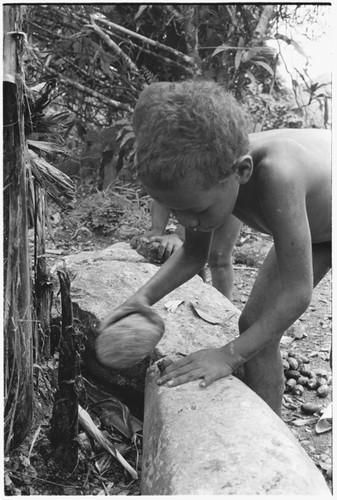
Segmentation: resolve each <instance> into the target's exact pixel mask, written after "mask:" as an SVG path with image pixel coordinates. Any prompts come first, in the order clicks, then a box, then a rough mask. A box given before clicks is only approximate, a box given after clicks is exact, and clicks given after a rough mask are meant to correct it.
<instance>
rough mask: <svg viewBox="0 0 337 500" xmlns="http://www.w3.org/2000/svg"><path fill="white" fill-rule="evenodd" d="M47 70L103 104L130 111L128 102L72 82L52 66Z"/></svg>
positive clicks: (61, 80)
mask: <svg viewBox="0 0 337 500" xmlns="http://www.w3.org/2000/svg"><path fill="white" fill-rule="evenodd" d="M48 71H50V72H51V73H52V74H54V75H56V76H57V77H58V80H59V81H60V82H63V83H66V84H67V85H71V86H73V87H75V88H76V89H77V90H79V91H80V92H83V93H85V94H88V95H90V96H91V97H95V99H98V100H99V101H101V102H103V103H104V104H106V105H108V106H111V107H112V108H114V109H122V110H123V111H131V107H130V106H129V104H124V103H122V102H119V101H114V100H113V99H109V98H108V97H105V95H103V94H101V93H100V92H96V90H92V89H89V87H85V86H84V85H82V84H80V83H78V82H74V80H71V79H70V78H67V77H66V76H59V73H57V72H56V71H55V70H53V69H52V68H50V67H49V68H48Z"/></svg>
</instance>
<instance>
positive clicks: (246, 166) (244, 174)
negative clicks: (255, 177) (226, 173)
mask: <svg viewBox="0 0 337 500" xmlns="http://www.w3.org/2000/svg"><path fill="white" fill-rule="evenodd" d="M234 168H235V172H236V173H237V174H238V176H239V183H240V184H246V182H248V181H249V179H250V178H251V175H252V173H253V159H252V157H251V156H250V155H244V156H240V158H239V159H238V160H237V161H236V162H235V165H234Z"/></svg>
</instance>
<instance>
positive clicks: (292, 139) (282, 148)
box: [249, 128, 331, 154]
mask: <svg viewBox="0 0 337 500" xmlns="http://www.w3.org/2000/svg"><path fill="white" fill-rule="evenodd" d="M249 140H250V144H251V150H252V153H254V152H255V151H258V150H262V151H265V152H266V153H270V154H271V153H273V152H274V151H275V152H277V153H280V152H283V153H287V152H288V151H292V152H293V151H296V150H298V151H300V150H303V152H307V153H308V154H312V153H315V152H317V153H318V152H328V149H327V148H329V147H330V144H331V131H330V130H326V129H286V128H285V129H278V130H266V131H264V132H257V133H253V134H249Z"/></svg>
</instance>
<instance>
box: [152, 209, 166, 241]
mask: <svg viewBox="0 0 337 500" xmlns="http://www.w3.org/2000/svg"><path fill="white" fill-rule="evenodd" d="M151 217H152V227H151V232H153V234H155V235H159V236H161V235H162V234H164V233H165V229H166V225H167V222H168V220H169V218H170V211H169V210H168V209H167V208H166V207H163V206H162V205H160V204H159V203H158V202H156V201H153V202H152V208H151Z"/></svg>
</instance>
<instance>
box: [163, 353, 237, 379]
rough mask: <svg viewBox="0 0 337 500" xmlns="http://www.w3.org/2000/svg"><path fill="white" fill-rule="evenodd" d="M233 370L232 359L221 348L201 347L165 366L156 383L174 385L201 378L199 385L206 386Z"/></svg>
mask: <svg viewBox="0 0 337 500" xmlns="http://www.w3.org/2000/svg"><path fill="white" fill-rule="evenodd" d="M232 365H233V366H232ZM233 370H234V360H233V359H231V356H230V354H229V353H224V351H223V349H201V350H200V351H197V352H194V353H192V354H189V355H188V356H186V357H184V358H182V359H179V360H178V361H175V362H174V363H172V364H170V365H169V366H167V367H166V368H165V370H164V372H163V374H162V375H161V376H160V378H159V379H158V381H157V383H158V384H159V385H162V384H165V383H166V382H167V383H168V384H167V385H168V386H169V387H175V386H177V385H181V384H186V383H187V382H191V381H192V380H197V379H199V378H201V379H203V380H202V381H201V382H200V387H207V386H208V385H210V384H211V383H212V382H214V381H215V380H217V379H219V378H222V377H228V375H231V374H232V372H233Z"/></svg>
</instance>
